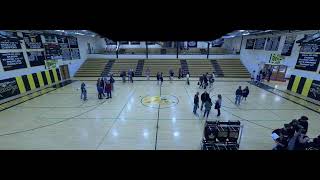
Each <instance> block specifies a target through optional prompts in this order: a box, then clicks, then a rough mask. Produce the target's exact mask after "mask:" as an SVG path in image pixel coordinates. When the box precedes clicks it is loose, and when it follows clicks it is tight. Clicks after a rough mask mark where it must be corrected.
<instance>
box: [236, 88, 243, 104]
mask: <svg viewBox="0 0 320 180" xmlns="http://www.w3.org/2000/svg"><path fill="white" fill-rule="evenodd" d="M241 96H242V90H241V86H239V88H238V89H237V90H236V102H235V104H238V105H240V101H241Z"/></svg>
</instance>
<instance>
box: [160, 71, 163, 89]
mask: <svg viewBox="0 0 320 180" xmlns="http://www.w3.org/2000/svg"><path fill="white" fill-rule="evenodd" d="M160 82H161V84H160V86H162V83H163V73H162V72H161V74H160Z"/></svg>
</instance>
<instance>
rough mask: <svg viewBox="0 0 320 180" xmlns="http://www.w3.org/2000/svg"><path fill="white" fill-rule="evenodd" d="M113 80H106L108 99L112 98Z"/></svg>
mask: <svg viewBox="0 0 320 180" xmlns="http://www.w3.org/2000/svg"><path fill="white" fill-rule="evenodd" d="M111 88H112V86H111V82H110V80H108V81H106V92H107V99H109V98H112V96H111Z"/></svg>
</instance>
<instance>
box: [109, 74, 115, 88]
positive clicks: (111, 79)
mask: <svg viewBox="0 0 320 180" xmlns="http://www.w3.org/2000/svg"><path fill="white" fill-rule="evenodd" d="M114 82H115V80H114V78H113V74H111V76H110V83H111V91H113V90H114V85H113V84H114Z"/></svg>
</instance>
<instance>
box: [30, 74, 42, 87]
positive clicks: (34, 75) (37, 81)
mask: <svg viewBox="0 0 320 180" xmlns="http://www.w3.org/2000/svg"><path fill="white" fill-rule="evenodd" d="M32 77H33V80H34V85H35V86H36V88H39V87H40V83H39V79H38V76H37V73H33V74H32Z"/></svg>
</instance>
